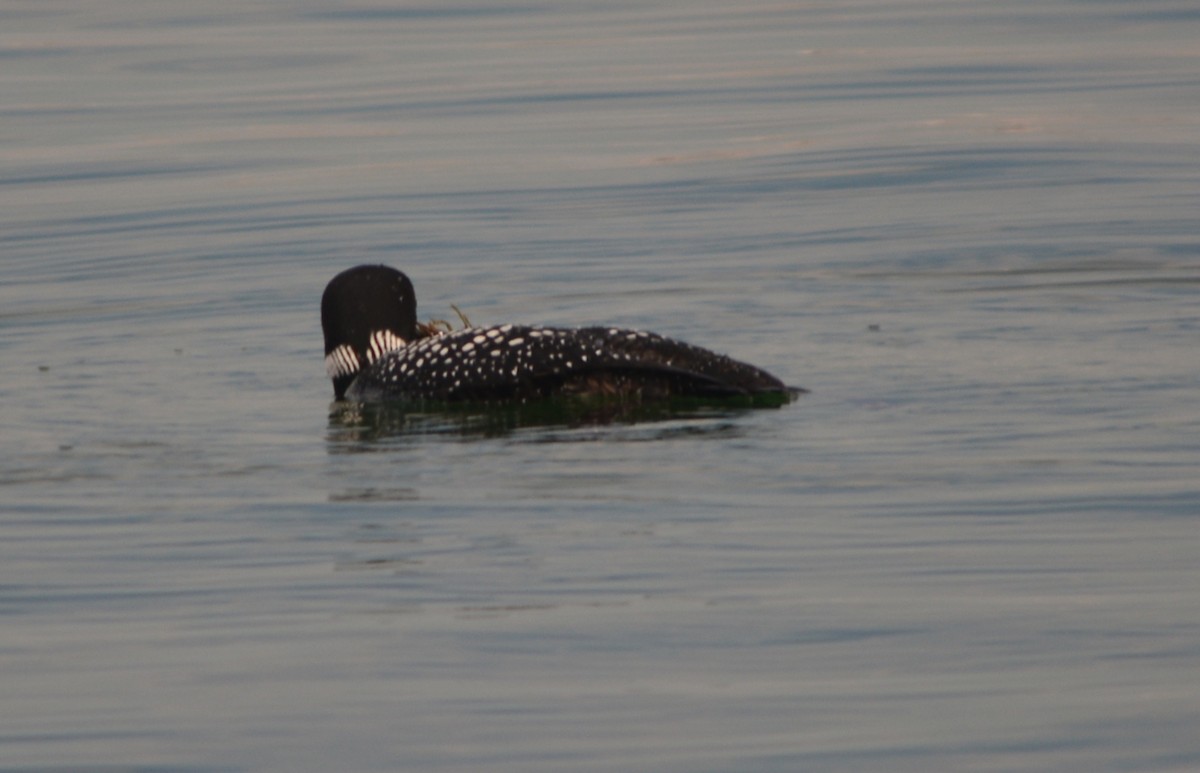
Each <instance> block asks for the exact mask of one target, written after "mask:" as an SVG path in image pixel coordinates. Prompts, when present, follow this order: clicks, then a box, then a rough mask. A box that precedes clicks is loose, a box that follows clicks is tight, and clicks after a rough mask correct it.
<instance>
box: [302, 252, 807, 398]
mask: <svg viewBox="0 0 1200 773" xmlns="http://www.w3.org/2000/svg"><path fill="white" fill-rule="evenodd" d="M321 327H322V329H323V330H324V332H325V370H326V372H327V373H328V374H329V377H330V378H331V379H332V380H333V392H334V396H335V398H336V399H337V400H352V401H357V402H376V401H390V400H407V401H422V400H427V401H439V402H441V401H444V402H460V401H481V402H493V401H518V402H523V401H528V400H532V399H538V398H548V397H556V396H563V397H566V396H580V397H618V398H632V399H643V400H657V399H665V398H671V397H698V398H733V397H744V398H756V397H766V398H774V400H773V401H772V402H773V404H776V405H777V404H779V403H782V402H787V401H789V400H790V399H791V398H792V397H794V396H795V395H797V394H799V393H801V392H803V391H805V390H803V389H799V388H797V387H788V386H786V385H785V384H784V383H783V382H782V381H780V380H779V379H777V378H776V377H775V376H772V375H771V374H770V373H767V372H766V371H763V370H760V369H758V368H756V367H754V366H752V365H747V364H746V363H743V362H738V361H737V360H734V359H731V358H729V357H725V356H723V355H720V354H716V353H714V352H711V351H708V350H707V349H702V348H700V347H698V346H691V345H690V344H685V343H682V342H680V341H674V340H672V339H670V338H665V337H663V336H660V335H657V334H655V333H648V332H643V331H638V330H625V329H621V328H615V327H584V328H557V327H541V326H534V325H497V326H494V327H468V328H465V329H462V330H454V331H451V332H446V333H430V332H429V331H428V329H425V330H423V329H422V326H419V325H418V324H417V299H416V294H415V292H414V291H413V285H412V282H411V281H410V280H409V278H408V277H407V276H405V275H404V274H403V273H401V272H399V271H397V270H396V269H394V268H391V267H389V266H356V267H354V268H351V269H347V270H345V271H343V272H342V273H340V274H338V275H337V276H335V277H334V278H333V279H332V280H330V282H329V284H328V285H327V286H326V288H325V293H324V295H322V296H321Z"/></svg>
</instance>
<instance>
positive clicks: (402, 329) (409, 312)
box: [321, 266, 417, 400]
mask: <svg viewBox="0 0 1200 773" xmlns="http://www.w3.org/2000/svg"><path fill="white" fill-rule="evenodd" d="M321 328H322V329H323V330H324V331H325V371H326V372H327V373H328V374H329V377H330V378H331V379H333V392H334V395H335V397H336V398H337V399H339V400H340V399H342V396H343V395H345V394H346V389H347V387H349V386H350V382H352V381H354V377H355V376H356V375H358V372H359V371H360V370H362V369H363V368H365V367H367V366H368V365H370V364H371V363H373V362H375V361H376V360H378V359H379V358H380V357H382V356H383V355H384V354H385V353H387V352H389V351H391V350H392V349H395V348H397V347H400V346H403V345H405V344H407V343H409V342H411V341H413V340H415V339H416V337H417V296H416V293H414V292H413V286H412V282H410V281H409V279H408V277H406V276H405V275H404V274H402V273H400V272H399V271H397V270H396V269H394V268H390V267H388V266H355V267H354V268H350V269H346V270H345V271H343V272H342V273H340V274H338V275H337V276H335V277H334V278H333V279H331V280H330V282H329V284H328V285H326V286H325V294H324V295H322V296H321Z"/></svg>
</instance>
